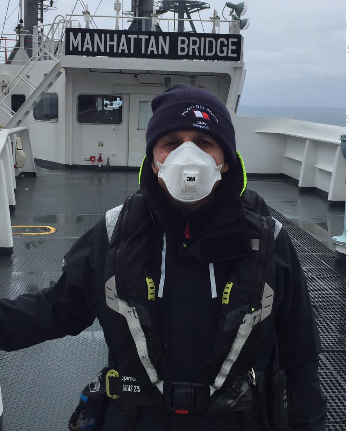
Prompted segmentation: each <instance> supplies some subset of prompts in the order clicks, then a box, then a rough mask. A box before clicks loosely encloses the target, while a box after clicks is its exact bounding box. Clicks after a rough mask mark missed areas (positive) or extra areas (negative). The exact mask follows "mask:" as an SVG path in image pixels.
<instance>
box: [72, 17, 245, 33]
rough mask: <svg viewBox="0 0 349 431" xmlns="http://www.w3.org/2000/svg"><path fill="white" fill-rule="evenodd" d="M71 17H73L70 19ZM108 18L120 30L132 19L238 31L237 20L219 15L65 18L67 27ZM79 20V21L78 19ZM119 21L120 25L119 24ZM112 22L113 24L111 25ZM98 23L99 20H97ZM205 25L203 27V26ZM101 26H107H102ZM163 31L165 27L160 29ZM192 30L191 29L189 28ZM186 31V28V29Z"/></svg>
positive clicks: (170, 27) (175, 28) (170, 29)
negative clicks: (211, 16)
mask: <svg viewBox="0 0 349 431" xmlns="http://www.w3.org/2000/svg"><path fill="white" fill-rule="evenodd" d="M72 18H73V19H72ZM101 18H103V19H108V20H109V24H110V26H109V27H114V28H117V29H120V30H126V29H127V28H128V27H129V25H130V23H131V22H132V21H133V20H141V21H144V22H146V21H150V23H151V27H153V29H154V27H155V25H156V24H160V23H162V22H163V23H167V29H166V31H168V32H175V31H178V25H179V23H180V22H183V23H184V25H185V24H186V23H187V24H191V23H193V24H194V25H195V24H198V25H200V27H198V28H197V29H196V30H197V31H198V33H225V34H226V33H239V32H240V27H239V23H238V21H230V20H225V19H223V20H221V19H220V18H219V17H215V18H212V19H193V18H192V19H189V18H160V17H158V16H153V17H134V16H119V17H118V18H115V16H113V15H90V14H86V13H85V14H67V15H66V20H67V21H68V22H69V25H68V27H75V26H76V27H89V26H90V27H91V28H93V26H94V25H96V24H97V21H96V22H95V21H94V20H99V19H101ZM80 20H81V21H80ZM119 21H120V23H121V25H120V24H119ZM113 23H114V25H113ZM98 24H99V22H98ZM125 24H126V25H125ZM204 25H205V27H203V26H204ZM103 28H108V27H106V26H104V27H103ZM162 30H163V31H165V29H164V28H163V29H162ZM191 31H192V29H191ZM186 32H187V29H186Z"/></svg>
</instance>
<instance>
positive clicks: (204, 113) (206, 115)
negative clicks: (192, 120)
mask: <svg viewBox="0 0 349 431" xmlns="http://www.w3.org/2000/svg"><path fill="white" fill-rule="evenodd" d="M189 113H192V114H194V115H195V117H196V118H197V119H198V120H199V121H200V120H206V121H214V122H216V123H218V118H217V117H216V115H215V114H214V113H213V112H212V110H211V109H210V108H208V107H206V106H203V105H194V104H193V105H190V106H188V107H187V108H186V109H185V110H184V111H183V112H182V115H183V117H186V116H187V115H188V114H189Z"/></svg>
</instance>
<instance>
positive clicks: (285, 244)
mask: <svg viewBox="0 0 349 431" xmlns="http://www.w3.org/2000/svg"><path fill="white" fill-rule="evenodd" d="M148 168H149V166H148ZM146 169H147V168H146ZM150 178H152V177H150V176H148V177H147V179H148V180H149V181H153V180H152V179H150ZM232 180H235V182H234V181H232ZM149 181H144V182H143V184H142V190H143V193H144V195H145V196H146V198H147V200H148V203H149V206H155V207H156V208H157V209H158V210H160V211H162V213H163V215H164V218H165V219H166V220H167V223H168V224H169V225H170V226H171V229H172V230H173V232H174V234H175V235H176V236H177V238H178V239H179V241H183V242H184V241H186V243H187V244H188V246H189V247H190V243H195V239H196V238H197V235H199V234H200V232H202V229H203V228H204V227H205V226H206V225H207V223H208V222H212V220H214V221H215V222H216V223H218V224H221V225H224V223H225V219H229V214H230V212H231V211H234V206H233V205H230V203H232V202H233V199H227V196H233V197H234V199H236V198H237V193H236V190H238V189H237V188H235V189H234V187H235V185H236V178H233V177H232V178H229V177H228V178H226V179H224V180H223V181H222V183H221V184H220V186H219V187H218V190H217V193H216V197H215V199H214V200H213V201H212V202H211V203H210V204H208V205H207V206H205V207H204V208H202V209H201V210H199V211H197V212H194V213H190V214H189V213H187V212H186V211H183V210H182V209H181V208H179V207H177V208H176V207H173V206H172V205H171V204H170V203H168V202H167V197H166V195H164V193H163V192H162V191H161V190H160V189H158V188H157V186H156V185H155V184H154V183H151V182H150V183H149ZM227 190H228V191H229V193H228V192H227ZM245 193H248V191H245ZM115 214H117V211H116V212H115V211H114V213H113V212H110V213H109V214H108V217H107V219H103V220H101V221H100V222H99V223H98V224H97V225H96V226H95V227H94V228H93V229H91V230H90V231H88V232H87V233H86V234H85V235H83V236H82V237H81V238H80V239H79V240H78V241H77V243H76V244H75V245H74V246H73V247H72V249H71V250H70V251H69V252H68V253H67V255H66V256H65V263H64V266H63V274H62V276H61V277H60V279H59V280H58V282H57V284H55V285H54V286H52V287H50V288H48V289H43V290H41V291H39V292H38V293H36V294H25V295H22V296H20V297H18V298H17V299H15V300H7V299H3V300H1V301H0V326H1V332H0V349H2V350H6V351H12V350H18V349H22V348H25V347H29V346H32V345H34V344H38V343H41V342H43V341H46V340H50V339H55V338H60V337H64V336H66V335H77V334H79V333H80V332H81V331H83V330H84V329H86V328H87V327H88V326H90V325H91V324H92V323H93V321H94V319H95V318H96V317H97V318H98V319H99V321H100V324H101V326H102V328H103V329H104V331H105V328H106V327H107V326H108V325H107V324H106V321H105V319H106V318H107V317H106V316H107V315H108V314H107V313H106V304H105V293H104V284H105V283H104V281H105V280H104V266H105V257H106V253H107V250H108V246H109V237H108V234H109V235H110V233H111V232H110V231H111V225H113V223H112V221H111V220H112V219H113V216H115ZM106 220H107V221H106ZM188 221H190V223H189V225H188ZM188 236H190V238H188ZM275 251H276V262H275V272H276V273H275V277H276V285H277V292H276V297H275V301H274V307H275V310H276V320H275V321H276V334H277V339H278V345H279V353H280V365H281V366H282V367H283V368H285V369H286V371H287V375H288V382H289V392H290V400H291V407H292V419H293V429H294V430H302V431H305V430H307V431H308V430H309V431H320V430H321V431H325V414H326V404H325V402H324V400H323V398H322V395H321V391H320V387H319V380H318V374H317V368H318V354H319V353H320V342H319V336H318V332H317V328H316V324H315V320H314V315H313V312H312V307H311V303H310V299H309V294H308V290H307V287H306V281H305V277H304V274H303V271H302V269H301V266H300V263H299V260H298V257H297V254H296V251H295V249H294V247H293V245H292V242H291V240H290V238H289V236H288V234H287V232H286V231H285V229H284V228H281V230H280V231H279V232H278V235H277V238H276V240H275ZM177 252H178V253H179V251H176V253H177ZM157 266H158V265H157ZM175 268H176V269H175V272H173V277H175V279H176V286H177V289H171V294H170V295H167V301H166V305H165V307H166V308H165V310H166V312H164V313H163V320H162V322H161V323H162V328H163V331H162V334H163V345H164V349H165V350H166V352H167V353H166V355H167V357H168V358H169V361H170V362H171V365H172V366H173V367H174V368H175V370H176V372H177V376H178V381H180V380H183V381H190V380H191V378H192V376H193V375H194V374H196V373H197V372H198V370H199V369H200V367H201V365H202V363H203V362H204V361H205V355H207V352H208V351H209V349H210V345H211V344H212V342H213V337H214V334H215V330H214V329H215V325H216V319H217V313H218V311H217V303H214V302H213V301H212V299H211V298H210V295H208V294H207V292H210V287H209V275H208V273H207V271H206V269H205V270H203V269H202V268H200V264H199V263H197V262H196V263H194V261H193V260H188V261H187V263H186V264H181V265H178V264H176V267H175ZM216 271H217V273H216V277H217V288H218V286H219V285H221V284H222V283H220V280H224V282H225V280H226V274H225V273H224V271H225V269H224V265H222V266H221V267H218V268H217V269H216ZM219 288H220V289H222V288H221V287H219ZM164 289H165V291H166V283H165V287H164ZM164 298H165V296H164ZM105 339H106V342H107V344H108V345H109V347H110V348H112V345H113V343H114V342H116V341H115V340H114V339H113V334H112V333H111V332H110V331H108V332H106V331H105ZM272 345H273V340H271V344H270V345H269V346H265V349H264V350H263V351H262V352H261V353H260V365H261V367H262V368H263V367H264V366H265V365H266V363H267V362H268V361H269V359H270V354H271V349H272ZM116 360H117V358H116ZM96 371H97V370H96ZM125 426H126V425H125V420H124V418H123V417H122V415H121V413H120V409H119V408H118V406H117V404H116V403H115V402H114V401H111V402H110V403H109V406H108V410H107V413H106V423H105V427H104V430H105V431H109V430H110V431H111V430H112V429H118V430H120V431H123V430H125V429H126V428H125ZM136 430H137V431H145V430H151V431H158V430H159V431H160V430H161V431H169V430H181V431H186V430H188V431H189V430H192V431H206V430H207V431H208V430H210V431H211V430H217V431H218V430H219V431H225V430H227V431H228V430H234V431H237V430H240V424H239V421H238V419H237V417H236V416H235V415H233V414H230V415H226V416H222V417H219V418H202V417H201V416H195V415H194V416H185V417H183V416H180V415H175V414H171V415H167V416H159V417H158V416H153V415H150V414H149V413H142V412H141V413H140V414H139V419H138V422H137V427H136Z"/></svg>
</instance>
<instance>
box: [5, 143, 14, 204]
mask: <svg viewBox="0 0 349 431" xmlns="http://www.w3.org/2000/svg"><path fill="white" fill-rule="evenodd" d="M8 142H9V138H7V143H6V144H5V148H4V149H3V156H2V160H3V163H4V172H5V184H6V189H7V198H8V204H9V205H11V206H15V205H16V197H15V184H14V176H13V175H14V167H13V165H12V157H11V153H10V149H9V146H8Z"/></svg>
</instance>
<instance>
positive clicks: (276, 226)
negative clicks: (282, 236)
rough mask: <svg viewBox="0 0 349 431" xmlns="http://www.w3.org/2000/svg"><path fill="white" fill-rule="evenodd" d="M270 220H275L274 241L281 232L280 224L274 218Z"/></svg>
mask: <svg viewBox="0 0 349 431" xmlns="http://www.w3.org/2000/svg"><path fill="white" fill-rule="evenodd" d="M272 219H273V220H275V229H274V239H276V238H277V237H278V235H279V233H280V231H281V228H282V223H280V222H279V220H276V218H274V217H272Z"/></svg>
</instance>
